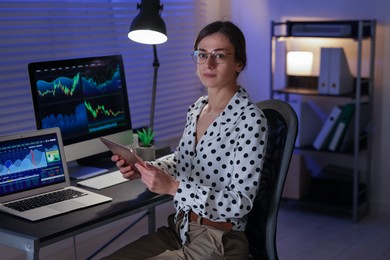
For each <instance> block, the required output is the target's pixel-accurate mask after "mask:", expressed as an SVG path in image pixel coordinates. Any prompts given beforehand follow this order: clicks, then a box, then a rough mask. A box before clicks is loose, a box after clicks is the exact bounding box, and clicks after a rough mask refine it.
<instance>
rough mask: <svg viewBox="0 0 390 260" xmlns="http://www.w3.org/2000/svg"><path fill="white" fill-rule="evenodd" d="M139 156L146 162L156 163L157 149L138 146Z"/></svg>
mask: <svg viewBox="0 0 390 260" xmlns="http://www.w3.org/2000/svg"><path fill="white" fill-rule="evenodd" d="M137 154H138V155H139V156H140V157H141V158H142V159H144V161H154V160H155V159H156V149H155V148H154V145H153V146H149V147H145V146H137Z"/></svg>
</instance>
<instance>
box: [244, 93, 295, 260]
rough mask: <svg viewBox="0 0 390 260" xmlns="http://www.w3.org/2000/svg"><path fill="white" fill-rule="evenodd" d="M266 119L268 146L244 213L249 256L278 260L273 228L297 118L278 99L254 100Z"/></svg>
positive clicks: (251, 257) (274, 228) (285, 104)
mask: <svg viewBox="0 0 390 260" xmlns="http://www.w3.org/2000/svg"><path fill="white" fill-rule="evenodd" d="M257 106H258V107H259V108H260V109H262V110H263V111H264V113H265V116H266V118H267V120H268V132H269V136H268V145H267V152H266V158H265V161H264V166H263V171H262V176H261V180H260V189H259V192H258V194H257V196H256V199H255V204H254V207H253V209H252V211H251V212H250V213H249V215H248V218H249V220H248V225H247V227H246V235H247V237H248V240H249V251H250V259H270V260H274V259H278V252H277V248H276V228H277V218H278V211H279V204H280V200H281V197H282V192H283V187H284V183H285V180H286V176H287V172H288V168H289V165H290V160H291V156H292V153H293V150H294V146H295V140H296V136H297V133H298V118H297V115H296V113H295V111H294V110H293V109H292V108H291V106H290V105H289V104H288V103H286V102H284V101H281V100H276V99H272V100H265V101H262V102H259V103H257Z"/></svg>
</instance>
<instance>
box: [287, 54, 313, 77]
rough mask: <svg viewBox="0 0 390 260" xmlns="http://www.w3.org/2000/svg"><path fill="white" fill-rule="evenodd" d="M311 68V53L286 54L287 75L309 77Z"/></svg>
mask: <svg viewBox="0 0 390 260" xmlns="http://www.w3.org/2000/svg"><path fill="white" fill-rule="evenodd" d="M312 67H313V53H311V52H308V51H290V52H288V53H287V74H288V75H294V76H310V75H311V70H312Z"/></svg>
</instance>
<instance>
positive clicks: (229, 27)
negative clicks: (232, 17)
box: [194, 21, 246, 69]
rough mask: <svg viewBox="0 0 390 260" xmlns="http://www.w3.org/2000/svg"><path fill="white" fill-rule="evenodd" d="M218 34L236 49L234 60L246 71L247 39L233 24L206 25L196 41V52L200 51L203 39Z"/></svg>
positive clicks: (227, 22)
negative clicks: (200, 43)
mask: <svg viewBox="0 0 390 260" xmlns="http://www.w3.org/2000/svg"><path fill="white" fill-rule="evenodd" d="M217 32H219V33H222V34H223V35H225V36H226V37H228V39H229V41H230V42H231V44H232V45H233V47H234V53H235V54H234V58H235V59H236V60H237V61H239V62H241V63H242V69H244V68H245V66H246V45H245V37H244V34H243V33H242V31H241V30H240V28H238V27H237V26H236V25H235V24H234V23H232V22H229V21H216V22H213V23H210V24H208V25H206V26H205V27H204V28H203V29H202V30H201V31H200V32H199V34H198V36H197V37H196V39H195V43H194V50H196V49H198V44H199V42H200V41H201V40H202V39H203V38H205V37H206V36H209V35H211V34H214V33H217Z"/></svg>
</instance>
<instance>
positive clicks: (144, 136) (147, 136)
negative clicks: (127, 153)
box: [137, 127, 156, 161]
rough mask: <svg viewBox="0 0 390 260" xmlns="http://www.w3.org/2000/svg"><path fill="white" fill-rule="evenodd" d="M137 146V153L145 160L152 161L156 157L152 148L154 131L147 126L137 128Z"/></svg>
mask: <svg viewBox="0 0 390 260" xmlns="http://www.w3.org/2000/svg"><path fill="white" fill-rule="evenodd" d="M137 134H138V147H137V154H138V155H139V156H141V158H142V159H144V160H145V161H153V160H154V159H156V152H155V148H154V142H153V141H154V139H153V138H154V131H153V130H152V129H151V128H150V127H149V128H147V129H145V128H143V129H142V130H137Z"/></svg>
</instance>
